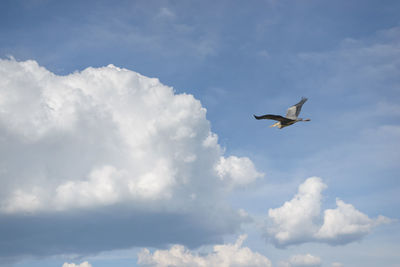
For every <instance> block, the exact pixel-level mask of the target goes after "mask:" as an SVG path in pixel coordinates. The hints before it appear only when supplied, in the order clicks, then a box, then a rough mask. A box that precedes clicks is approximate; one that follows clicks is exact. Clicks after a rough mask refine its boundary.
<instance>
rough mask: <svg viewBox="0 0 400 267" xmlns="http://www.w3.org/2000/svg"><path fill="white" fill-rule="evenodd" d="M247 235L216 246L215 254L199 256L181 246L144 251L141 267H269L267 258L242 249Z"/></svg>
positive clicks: (269, 263)
mask: <svg viewBox="0 0 400 267" xmlns="http://www.w3.org/2000/svg"><path fill="white" fill-rule="evenodd" d="M245 239H246V235H242V236H240V237H239V238H238V240H237V241H236V243H235V244H225V245H216V246H214V249H213V252H211V253H209V254H207V255H199V254H196V253H193V252H191V251H190V250H188V249H186V248H185V247H184V246H181V245H174V246H172V247H171V248H170V249H169V250H156V251H155V252H154V253H150V251H149V250H148V249H143V250H142V251H141V252H140V253H139V255H138V264H139V265H140V266H153V267H167V266H174V267H186V266H193V267H234V266H235V267H240V266H243V267H244V266H246V267H258V266H259V267H261V266H262V267H268V266H272V265H271V262H270V260H269V259H268V258H266V257H265V256H263V255H261V254H259V253H257V252H253V251H251V250H250V249H249V248H248V247H242V244H243V241H244V240H245Z"/></svg>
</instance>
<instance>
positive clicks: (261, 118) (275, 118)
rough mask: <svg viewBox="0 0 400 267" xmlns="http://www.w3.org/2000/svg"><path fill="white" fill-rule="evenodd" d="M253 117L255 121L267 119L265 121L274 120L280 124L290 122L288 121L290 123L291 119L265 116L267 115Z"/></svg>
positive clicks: (270, 115)
mask: <svg viewBox="0 0 400 267" xmlns="http://www.w3.org/2000/svg"><path fill="white" fill-rule="evenodd" d="M253 116H254V118H256V119H257V120H264V119H267V120H276V121H280V122H290V121H292V120H291V119H288V118H285V117H282V116H280V115H272V114H267V115H262V116H256V115H253Z"/></svg>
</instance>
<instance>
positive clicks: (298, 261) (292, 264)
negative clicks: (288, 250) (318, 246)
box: [278, 254, 321, 267]
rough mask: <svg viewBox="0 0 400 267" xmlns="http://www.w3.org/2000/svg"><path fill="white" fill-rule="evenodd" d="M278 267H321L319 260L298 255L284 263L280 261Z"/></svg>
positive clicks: (311, 256) (308, 255)
mask: <svg viewBox="0 0 400 267" xmlns="http://www.w3.org/2000/svg"><path fill="white" fill-rule="evenodd" d="M278 266H279V267H317V266H321V259H320V258H319V257H316V256H313V255H311V254H306V255H302V254H298V255H293V256H291V257H290V258H289V259H288V260H286V261H281V262H279V264H278Z"/></svg>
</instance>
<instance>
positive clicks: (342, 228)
mask: <svg viewBox="0 0 400 267" xmlns="http://www.w3.org/2000/svg"><path fill="white" fill-rule="evenodd" d="M326 187H327V186H326V185H325V184H324V183H322V179H321V178H318V177H311V178H308V179H307V180H306V181H305V182H304V183H303V184H301V185H300V186H299V190H298V193H297V194H296V195H295V196H294V197H293V199H292V200H290V201H287V202H285V203H284V205H283V206H281V207H279V208H275V209H270V210H269V212H268V217H269V222H270V224H269V225H268V226H267V236H269V237H270V238H271V240H272V242H273V243H274V244H275V245H276V246H277V247H285V246H288V245H293V244H300V243H306V242H324V243H328V244H330V245H340V244H347V243H350V242H354V241H357V240H360V239H362V238H363V237H364V236H365V235H367V234H368V233H370V231H371V230H372V228H374V227H376V226H378V225H380V224H383V223H390V222H391V220H390V219H389V218H387V217H384V216H379V217H378V218H376V219H371V218H369V217H368V216H367V215H366V214H363V213H362V212H360V211H358V210H357V209H355V208H354V206H353V205H351V204H347V203H345V202H344V201H342V200H340V199H337V200H336V205H337V208H335V209H327V210H325V211H324V216H323V217H322V218H321V210H320V209H321V200H322V191H323V190H324V189H325V188H326ZM320 221H322V222H323V223H322V224H321V223H320Z"/></svg>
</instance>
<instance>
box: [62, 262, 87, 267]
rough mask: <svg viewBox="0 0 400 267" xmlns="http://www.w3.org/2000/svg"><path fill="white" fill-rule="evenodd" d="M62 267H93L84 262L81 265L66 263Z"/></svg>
mask: <svg viewBox="0 0 400 267" xmlns="http://www.w3.org/2000/svg"><path fill="white" fill-rule="evenodd" d="M62 267H92V265H91V264H90V263H89V262H87V261H84V262H82V263H81V264H75V263H67V262H66V263H64V264H63V266H62Z"/></svg>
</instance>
